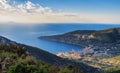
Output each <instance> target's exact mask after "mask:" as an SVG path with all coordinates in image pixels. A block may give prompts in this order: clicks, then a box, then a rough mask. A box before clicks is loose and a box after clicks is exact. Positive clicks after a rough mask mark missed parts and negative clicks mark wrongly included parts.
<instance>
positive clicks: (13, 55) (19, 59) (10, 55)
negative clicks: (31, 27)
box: [0, 36, 101, 73]
mask: <svg viewBox="0 0 120 73" xmlns="http://www.w3.org/2000/svg"><path fill="white" fill-rule="evenodd" d="M35 58H36V59H35ZM41 61H42V62H41ZM43 62H44V63H43ZM31 65H32V66H31ZM51 65H52V66H51ZM19 66H20V68H22V69H25V68H26V67H27V68H29V69H31V67H32V68H34V69H35V70H36V71H39V70H38V69H39V66H40V67H41V66H42V69H45V70H46V69H48V72H45V73H50V72H49V68H50V70H51V67H55V70H57V72H54V71H53V70H54V69H53V70H52V71H53V72H51V73H58V72H59V71H60V73H64V69H65V71H67V72H65V73H70V72H71V73H74V72H76V73H90V72H91V73H98V72H101V70H99V71H98V69H97V68H93V67H90V66H88V65H86V64H83V63H76V62H74V61H69V60H67V59H62V58H60V57H58V56H56V55H53V54H51V53H48V52H46V51H44V50H41V49H38V48H35V47H31V46H27V45H24V44H19V43H16V42H14V41H11V40H9V39H7V38H4V37H2V36H1V37H0V69H2V72H3V71H7V70H8V69H9V68H10V69H9V71H10V72H9V73H11V71H14V68H15V69H17V70H18V72H19V70H20V69H19V68H17V67H19ZM29 66H30V67H29ZM66 66H68V67H67V68H69V67H70V71H69V69H66ZM44 67H45V68H44ZM71 67H72V68H71ZM56 68H57V69H56ZM34 69H33V71H34ZM71 69H72V71H71ZM25 70H26V69H25ZM15 71H16V70H15ZM15 71H14V72H15ZM20 71H21V70H20ZM14 72H12V73H14ZM5 73H6V72H5ZM15 73H16V72H15ZM26 73H27V72H26ZM28 73H29V72H28ZM38 73H41V72H38ZM42 73H44V72H42Z"/></svg>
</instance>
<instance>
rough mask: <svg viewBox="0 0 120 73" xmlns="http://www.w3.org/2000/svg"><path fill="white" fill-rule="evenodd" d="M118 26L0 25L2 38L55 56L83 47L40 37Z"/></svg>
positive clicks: (79, 49) (61, 24) (65, 24)
mask: <svg viewBox="0 0 120 73" xmlns="http://www.w3.org/2000/svg"><path fill="white" fill-rule="evenodd" d="M119 27H120V25H118V24H82V23H81V24H80V23H50V24H15V23H14V24H0V36H4V37H6V38H8V39H10V40H12V41H15V42H17V43H22V44H26V45H30V46H34V47H38V48H40V49H43V50H45V51H48V52H50V53H53V54H57V53H58V52H70V51H72V50H75V51H77V52H78V51H81V50H82V49H83V47H81V46H76V45H72V44H66V43H59V42H53V41H48V40H44V39H38V37H40V36H51V35H59V34H64V33H67V32H71V31H75V30H103V29H108V28H119Z"/></svg>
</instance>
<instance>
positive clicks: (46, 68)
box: [0, 44, 74, 73]
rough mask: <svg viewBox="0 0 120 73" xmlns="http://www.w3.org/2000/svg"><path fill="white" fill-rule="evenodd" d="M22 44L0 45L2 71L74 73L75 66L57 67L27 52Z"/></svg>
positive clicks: (5, 72)
mask: <svg viewBox="0 0 120 73" xmlns="http://www.w3.org/2000/svg"><path fill="white" fill-rule="evenodd" d="M26 52H27V49H26V48H25V47H22V46H21V45H5V44H1V45H0V73H1V72H4V73H16V72H17V73H73V70H74V67H72V66H71V67H57V66H52V65H48V64H46V63H43V62H41V61H38V60H37V59H36V58H34V57H33V56H31V55H29V54H26Z"/></svg>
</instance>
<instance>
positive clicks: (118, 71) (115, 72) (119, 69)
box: [107, 67, 120, 73]
mask: <svg viewBox="0 0 120 73" xmlns="http://www.w3.org/2000/svg"><path fill="white" fill-rule="evenodd" d="M107 73H120V67H116V68H112V69H110V70H108V72H107Z"/></svg>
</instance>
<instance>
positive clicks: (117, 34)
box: [39, 28, 120, 57]
mask: <svg viewBox="0 0 120 73" xmlns="http://www.w3.org/2000/svg"><path fill="white" fill-rule="evenodd" d="M39 39H46V40H51V41H56V42H63V43H68V44H74V45H79V46H84V47H86V46H89V45H92V46H93V49H94V50H95V51H97V52H100V51H102V52H103V53H105V52H107V55H106V54H104V56H103V57H111V56H115V55H120V48H119V47H120V28H111V29H106V30H100V31H96V30H77V31H73V32H69V33H65V34H62V35H53V36H41V37H39ZM97 54H98V53H97ZM102 55H103V54H102ZM93 56H94V57H100V56H101V54H100V55H96V54H95V53H94V54H93Z"/></svg>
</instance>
